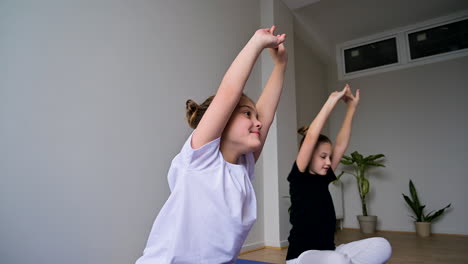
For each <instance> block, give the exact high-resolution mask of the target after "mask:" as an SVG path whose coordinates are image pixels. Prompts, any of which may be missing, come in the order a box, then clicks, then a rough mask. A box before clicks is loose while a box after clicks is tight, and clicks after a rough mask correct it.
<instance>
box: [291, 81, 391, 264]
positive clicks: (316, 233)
mask: <svg viewBox="0 0 468 264" xmlns="http://www.w3.org/2000/svg"><path fill="white" fill-rule="evenodd" d="M359 98H360V96H359V90H357V91H356V94H355V95H353V94H352V92H351V89H350V88H349V85H346V86H345V87H344V88H343V90H341V91H336V92H333V93H331V94H330V96H329V97H328V100H327V101H326V102H325V104H324V105H323V107H322V109H321V110H320V112H319V114H318V115H317V116H316V117H315V119H314V121H312V123H311V124H310V126H309V127H304V128H301V129H299V131H298V132H299V133H300V134H302V135H303V136H304V138H303V139H302V141H301V147H300V149H299V153H298V154H297V158H296V161H295V163H294V165H293V168H292V170H291V172H290V174H289V176H288V181H289V190H290V196H291V209H290V222H291V224H292V228H291V231H290V233H289V238H288V241H289V248H288V254H287V256H286V263H287V264H324V263H333V264H340V263H346V264H358V263H359V264H381V263H384V262H385V261H387V260H388V259H389V258H390V255H391V251H392V250H391V246H390V244H389V243H388V241H387V240H385V239H384V238H380V237H374V238H368V239H364V240H359V241H355V242H351V243H347V244H343V245H340V246H338V247H337V248H335V242H334V234H335V226H336V216H335V209H334V207H333V201H332V198H331V195H330V192H329V191H328V185H329V183H330V182H332V181H334V180H335V179H336V176H335V174H334V172H333V171H334V170H335V169H336V168H337V167H338V164H339V163H340V160H341V158H342V157H343V154H344V153H345V151H346V149H347V148H348V144H349V139H350V136H351V124H352V120H353V116H354V113H355V111H356V107H357V105H358V103H359ZM340 100H343V101H344V102H345V103H346V105H347V111H346V116H345V119H344V121H343V125H342V126H341V129H340V131H339V133H338V136H337V138H336V144H335V146H333V147H332V142H331V141H330V139H328V138H327V137H326V136H324V135H321V134H320V132H321V130H322V128H323V126H324V124H325V122H326V120H327V119H328V117H329V115H330V113H331V112H332V110H333V108H334V107H335V106H336V104H337V103H338V102H339V101H340Z"/></svg>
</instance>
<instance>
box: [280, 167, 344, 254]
mask: <svg viewBox="0 0 468 264" xmlns="http://www.w3.org/2000/svg"><path fill="white" fill-rule="evenodd" d="M334 180H336V176H335V173H334V172H333V171H332V170H331V169H329V170H328V172H327V175H325V176H323V175H316V174H311V173H309V172H308V171H305V172H300V171H299V169H298V167H297V164H296V162H294V165H293V167H292V170H291V172H290V173H289V176H288V181H289V194H290V196H291V208H290V215H289V221H290V222H291V224H292V228H291V231H290V232H289V237H288V241H289V248H288V254H287V256H286V259H287V260H290V259H295V258H297V257H299V255H300V254H301V253H302V252H304V251H307V250H312V249H314V250H335V241H334V240H335V228H336V215H335V208H334V206H333V200H332V197H331V195H330V191H329V190H328V185H329V184H330V182H332V181H334Z"/></svg>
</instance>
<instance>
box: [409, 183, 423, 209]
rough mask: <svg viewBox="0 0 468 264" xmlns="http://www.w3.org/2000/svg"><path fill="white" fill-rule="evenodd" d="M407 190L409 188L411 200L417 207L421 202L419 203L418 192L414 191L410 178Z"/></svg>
mask: <svg viewBox="0 0 468 264" xmlns="http://www.w3.org/2000/svg"><path fill="white" fill-rule="evenodd" d="M409 190H410V193H411V198H413V201H414V203H415V204H416V206H418V207H419V206H420V205H421V204H420V203H419V199H418V192H417V191H416V187H414V184H413V181H412V180H410V182H409Z"/></svg>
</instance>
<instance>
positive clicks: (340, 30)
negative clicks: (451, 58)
mask: <svg viewBox="0 0 468 264" xmlns="http://www.w3.org/2000/svg"><path fill="white" fill-rule="evenodd" d="M283 1H284V2H285V4H286V5H288V6H289V7H290V9H291V10H292V12H293V14H294V15H295V33H296V35H297V36H298V37H300V38H301V39H303V40H304V41H305V42H306V43H307V44H308V45H309V46H311V47H312V48H313V49H315V50H316V51H317V52H318V53H319V54H321V57H322V58H321V59H322V60H324V63H327V64H328V63H333V62H334V61H335V46H336V45H337V44H340V43H343V42H345V41H349V40H353V39H357V38H361V37H365V36H369V35H373V34H377V33H381V32H384V31H388V30H392V29H395V28H399V27H403V26H408V25H411V24H416V23H419V22H422V21H425V20H429V19H433V18H437V17H440V16H444V15H449V14H452V13H456V12H460V11H462V10H468V1H467V0H411V1H408V0H391V1H389V0H283ZM291 6H292V7H293V8H291Z"/></svg>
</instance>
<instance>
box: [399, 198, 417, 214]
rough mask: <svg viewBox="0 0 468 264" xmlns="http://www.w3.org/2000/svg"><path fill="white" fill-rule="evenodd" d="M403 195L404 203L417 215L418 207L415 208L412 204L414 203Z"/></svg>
mask: <svg viewBox="0 0 468 264" xmlns="http://www.w3.org/2000/svg"><path fill="white" fill-rule="evenodd" d="M402 195H403V198H405V201H406V203H407V204H408V205H409V207H410V208H411V209H412V210H413V212H414V214H415V215H417V212H418V207H417V206H416V204H415V203H414V201H412V200H411V199H410V198H409V197H408V196H406V195H405V194H402Z"/></svg>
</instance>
